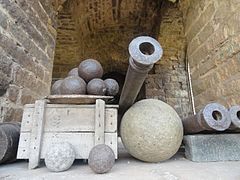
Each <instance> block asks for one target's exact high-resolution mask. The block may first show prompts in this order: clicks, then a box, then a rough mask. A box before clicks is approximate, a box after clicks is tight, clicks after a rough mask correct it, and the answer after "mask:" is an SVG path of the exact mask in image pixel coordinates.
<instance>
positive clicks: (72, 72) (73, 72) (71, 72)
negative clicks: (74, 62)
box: [68, 68, 79, 76]
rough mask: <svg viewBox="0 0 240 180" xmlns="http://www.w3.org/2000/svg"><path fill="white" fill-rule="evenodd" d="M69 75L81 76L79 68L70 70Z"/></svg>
mask: <svg viewBox="0 0 240 180" xmlns="http://www.w3.org/2000/svg"><path fill="white" fill-rule="evenodd" d="M68 76H79V75H78V68H73V69H72V70H71V71H69V73H68Z"/></svg>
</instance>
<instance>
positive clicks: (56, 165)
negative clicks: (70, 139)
mask: <svg viewBox="0 0 240 180" xmlns="http://www.w3.org/2000/svg"><path fill="white" fill-rule="evenodd" d="M75 157H76V154H75V151H74V147H73V146H72V145H71V144H69V143H67V142H61V143H55V144H52V145H51V146H50V147H49V150H48V152H47V153H46V155H45V159H44V161H45V164H46V166H47V168H48V169H49V170H50V171H54V172H61V171H66V170H67V169H69V168H70V167H71V166H72V164H73V162H74V160H75Z"/></svg>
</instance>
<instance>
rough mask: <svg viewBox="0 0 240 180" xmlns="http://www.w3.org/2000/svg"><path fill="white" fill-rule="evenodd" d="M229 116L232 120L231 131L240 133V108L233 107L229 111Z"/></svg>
mask: <svg viewBox="0 0 240 180" xmlns="http://www.w3.org/2000/svg"><path fill="white" fill-rule="evenodd" d="M228 112H229V116H230V119H231V125H230V127H229V130H235V131H238V132H239V131H240V106H239V105H238V106H232V107H231V108H230V109H229V111H228Z"/></svg>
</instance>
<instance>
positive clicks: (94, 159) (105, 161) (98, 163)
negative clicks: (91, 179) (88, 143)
mask: <svg viewBox="0 0 240 180" xmlns="http://www.w3.org/2000/svg"><path fill="white" fill-rule="evenodd" d="M114 162H115V155H114V152H113V150H112V149H111V148H110V147H109V146H107V145H105V144H99V145H97V146H95V147H93V148H92V150H91V151H90V153H89V157H88V165H89V166H90V168H91V169H92V170H93V171H94V172H95V173H98V174H103V173H106V172H108V171H110V170H111V169H112V167H113V165H114Z"/></svg>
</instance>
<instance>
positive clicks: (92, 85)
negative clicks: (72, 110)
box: [87, 78, 107, 95]
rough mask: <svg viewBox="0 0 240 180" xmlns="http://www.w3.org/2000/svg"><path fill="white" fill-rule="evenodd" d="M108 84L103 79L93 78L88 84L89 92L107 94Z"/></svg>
mask: <svg viewBox="0 0 240 180" xmlns="http://www.w3.org/2000/svg"><path fill="white" fill-rule="evenodd" d="M106 90H107V88H106V86H105V83H104V81H103V80H102V79H98V78H95V79H92V80H91V81H89V82H88V84H87V93H88V94H92V95H105V94H106Z"/></svg>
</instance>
